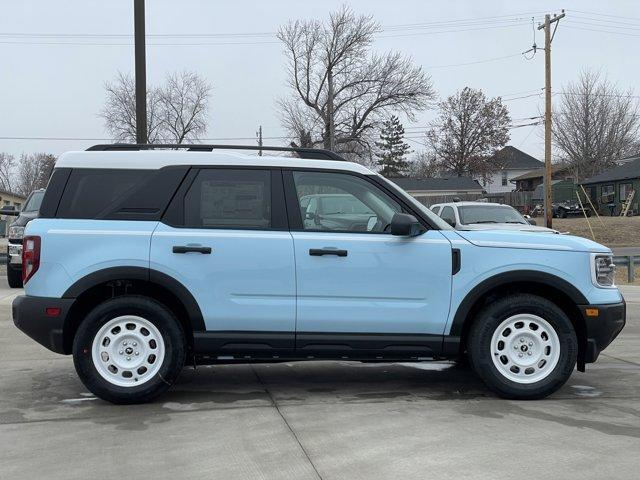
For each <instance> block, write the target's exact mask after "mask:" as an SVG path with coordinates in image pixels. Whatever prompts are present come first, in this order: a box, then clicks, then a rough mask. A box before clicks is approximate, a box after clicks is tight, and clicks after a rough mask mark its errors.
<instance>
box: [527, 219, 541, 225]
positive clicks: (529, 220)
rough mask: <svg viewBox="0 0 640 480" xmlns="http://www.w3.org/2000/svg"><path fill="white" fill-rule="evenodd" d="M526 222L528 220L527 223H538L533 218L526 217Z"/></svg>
mask: <svg viewBox="0 0 640 480" xmlns="http://www.w3.org/2000/svg"><path fill="white" fill-rule="evenodd" d="M527 222H529V225H534V226H535V225H538V222H536V221H535V220H534V219H533V218H527Z"/></svg>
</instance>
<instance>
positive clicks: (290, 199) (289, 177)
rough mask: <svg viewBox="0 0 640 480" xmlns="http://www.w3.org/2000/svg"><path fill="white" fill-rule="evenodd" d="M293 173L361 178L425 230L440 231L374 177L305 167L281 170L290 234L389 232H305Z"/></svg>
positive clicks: (377, 233) (330, 169) (387, 185)
mask: <svg viewBox="0 0 640 480" xmlns="http://www.w3.org/2000/svg"><path fill="white" fill-rule="evenodd" d="M293 172H320V173H342V174H345V175H351V176H354V177H357V178H361V179H363V180H365V181H366V182H368V183H370V184H372V185H374V186H376V187H377V188H379V189H380V190H382V191H383V192H384V193H386V194H387V195H389V197H391V199H392V200H394V201H395V202H397V203H398V204H399V205H400V207H401V208H402V210H403V212H407V213H410V214H411V215H413V216H414V217H416V219H417V220H418V222H420V224H421V225H422V226H423V227H424V228H425V229H426V230H440V228H439V227H438V226H437V225H434V224H432V223H431V221H430V220H429V218H428V217H426V216H424V215H423V214H422V212H420V211H417V210H416V209H415V208H414V207H413V206H412V205H411V204H409V203H408V202H406V201H405V199H404V198H403V196H402V195H401V194H400V193H399V192H398V191H396V190H395V189H394V188H393V187H392V185H389V184H387V183H386V182H384V181H382V180H381V179H379V178H377V176H376V175H363V174H362V173H359V172H353V171H350V170H341V169H336V168H307V167H287V168H283V169H282V179H283V181H284V193H285V198H286V203H287V211H288V215H289V227H290V231H291V232H309V233H348V234H354V235H390V233H389V232H360V231H352V230H307V229H305V228H304V225H303V222H302V212H300V206H299V204H298V194H297V191H296V186H295V182H294V180H293Z"/></svg>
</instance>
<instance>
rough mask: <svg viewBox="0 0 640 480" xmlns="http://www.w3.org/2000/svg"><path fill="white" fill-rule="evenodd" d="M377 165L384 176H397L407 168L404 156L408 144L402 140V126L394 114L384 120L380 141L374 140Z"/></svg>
mask: <svg viewBox="0 0 640 480" xmlns="http://www.w3.org/2000/svg"><path fill="white" fill-rule="evenodd" d="M376 147H378V152H377V153H376V156H377V157H378V162H377V163H378V166H379V167H380V173H381V174H382V175H384V176H385V177H398V176H401V175H403V174H404V173H405V172H406V171H407V169H408V168H409V162H408V161H407V159H406V158H405V156H406V154H407V153H409V149H410V147H409V145H408V144H406V143H405V142H404V127H403V126H402V124H401V123H400V120H399V119H398V117H396V116H395V115H392V116H391V118H390V119H389V120H387V121H386V122H384V124H383V125H382V130H381V131H380V141H379V142H376Z"/></svg>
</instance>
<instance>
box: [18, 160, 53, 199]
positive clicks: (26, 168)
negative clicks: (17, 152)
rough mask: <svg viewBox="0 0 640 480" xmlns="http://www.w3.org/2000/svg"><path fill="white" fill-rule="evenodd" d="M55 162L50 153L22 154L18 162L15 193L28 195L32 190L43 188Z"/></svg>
mask: <svg viewBox="0 0 640 480" xmlns="http://www.w3.org/2000/svg"><path fill="white" fill-rule="evenodd" d="M55 163H56V157H55V156H54V155H51V154H50V153H33V154H29V155H27V154H22V155H21V156H20V161H19V163H18V176H17V183H16V190H17V193H21V194H22V195H25V196H26V195H29V193H31V192H32V191H33V190H37V189H39V188H45V187H46V186H47V183H48V182H49V177H50V176H51V172H53V167H54V166H55Z"/></svg>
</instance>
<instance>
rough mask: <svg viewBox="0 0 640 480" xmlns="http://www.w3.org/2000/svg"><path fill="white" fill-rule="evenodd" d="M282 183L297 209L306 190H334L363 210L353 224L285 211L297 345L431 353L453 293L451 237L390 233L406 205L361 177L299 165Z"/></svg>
mask: <svg viewBox="0 0 640 480" xmlns="http://www.w3.org/2000/svg"><path fill="white" fill-rule="evenodd" d="M285 184H286V188H287V201H288V205H289V209H288V210H289V212H293V213H294V215H295V214H296V213H297V212H300V208H296V207H297V204H298V203H299V201H300V199H302V198H304V197H306V196H309V195H321V194H322V195H328V194H329V195H331V194H333V195H335V197H334V198H338V197H343V198H346V199H347V200H348V201H349V203H350V204H351V205H354V204H355V205H359V204H362V205H360V206H356V207H355V209H354V210H355V211H358V212H362V219H361V221H360V222H358V228H357V229H355V230H344V229H343V226H342V225H341V224H339V223H334V222H319V223H316V224H310V223H309V222H306V221H302V219H301V218H295V216H293V217H290V223H291V225H292V235H293V239H294V244H295V255H296V279H297V298H298V302H297V335H296V337H297V340H296V347H297V349H299V350H300V351H302V352H308V353H309V354H314V355H317V354H322V353H329V352H331V354H332V355H335V354H336V353H337V351H338V352H345V354H347V355H348V354H351V353H354V354H355V355H361V354H362V353H363V352H364V351H366V350H369V351H370V352H374V351H376V350H378V351H386V352H394V351H395V352H396V353H397V352H398V350H401V351H402V352H403V354H406V353H408V352H409V351H415V352H416V354H418V355H419V354H420V353H424V354H425V355H428V354H429V352H430V350H431V349H432V348H435V349H439V348H440V345H441V342H442V332H443V330H444V325H445V323H446V319H447V316H448V313H449V302H450V295H451V265H452V263H451V261H452V260H451V244H450V243H449V241H448V240H447V239H445V238H444V237H443V236H442V234H441V233H440V232H439V231H438V230H427V231H426V232H424V233H423V234H422V235H420V236H418V237H412V238H408V237H398V236H394V235H391V234H390V233H389V223H390V220H391V218H392V217H393V214H394V213H396V212H402V211H406V207H404V206H403V205H401V204H400V203H399V201H398V199H394V198H392V196H391V195H390V194H389V193H387V192H385V191H384V190H383V189H382V188H381V187H380V186H378V185H376V184H375V183H373V182H371V181H369V180H367V179H366V178H364V177H362V176H359V175H355V174H350V173H346V172H335V171H333V172H332V171H304V170H299V171H291V172H287V173H285ZM371 212H373V215H372V213H371ZM360 224H364V225H365V228H364V229H361V228H360Z"/></svg>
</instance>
